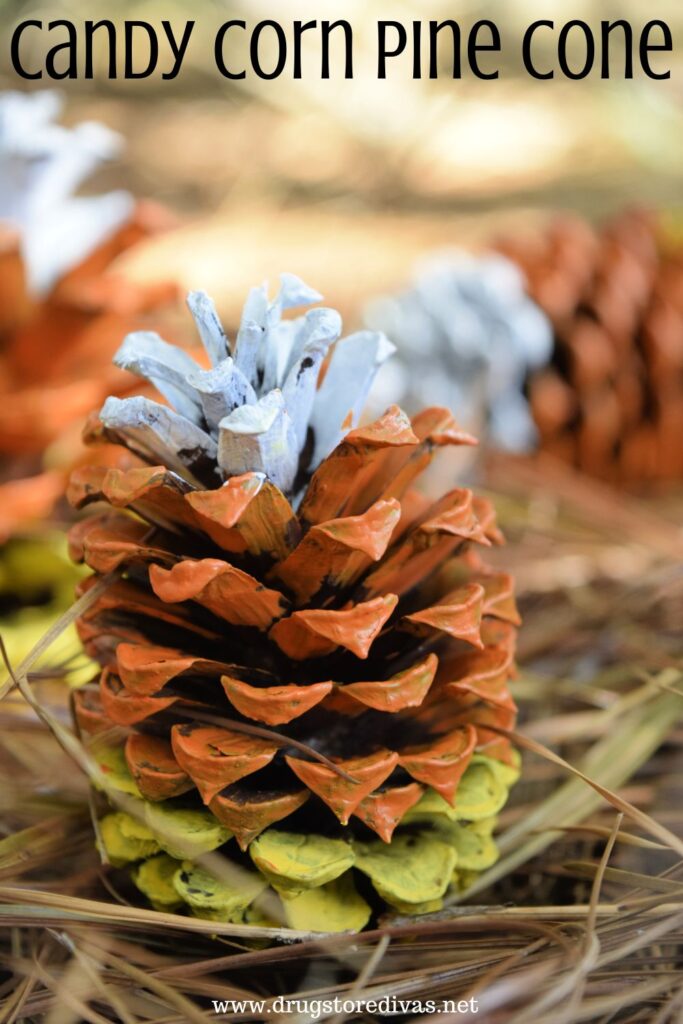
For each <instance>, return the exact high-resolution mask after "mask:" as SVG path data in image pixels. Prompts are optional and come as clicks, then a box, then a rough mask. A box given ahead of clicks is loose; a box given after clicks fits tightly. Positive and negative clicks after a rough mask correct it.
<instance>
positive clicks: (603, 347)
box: [501, 212, 683, 486]
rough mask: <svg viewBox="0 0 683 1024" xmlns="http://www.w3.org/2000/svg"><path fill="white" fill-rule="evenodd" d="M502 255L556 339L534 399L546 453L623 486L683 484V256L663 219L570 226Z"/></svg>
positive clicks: (567, 221) (510, 244)
mask: <svg viewBox="0 0 683 1024" xmlns="http://www.w3.org/2000/svg"><path fill="white" fill-rule="evenodd" d="M501 249H502V251H503V252H504V253H505V254H506V255H508V256H510V257H511V258H513V259H515V260H516V261H517V262H518V263H519V265H520V267H522V269H523V270H524V272H525V274H526V276H527V280H528V287H529V293H530V295H531V296H532V297H533V298H534V299H535V300H536V302H537V303H538V304H539V306H540V307H541V308H542V309H543V310H544V311H545V312H546V314H547V315H548V317H549V318H550V320H551V321H552V324H553V328H554V332H555V348H554V353H553V358H552V363H551V365H550V366H549V367H547V368H546V369H544V370H541V371H540V372H538V373H536V374H533V375H532V377H531V379H530V381H529V385H528V393H529V399H530V404H531V408H532V411H533V415H534V419H535V421H536V424H537V427H538V431H539V435H540V447H541V449H542V450H544V451H547V452H550V453H552V454H553V455H556V456H558V457H559V458H560V459H562V460H565V461H567V462H569V463H571V464H572V465H573V466H575V467H577V468H578V469H581V470H583V471H585V472H586V473H589V474H592V475H594V476H598V477H600V478H601V479H603V480H607V481H610V482H613V483H618V484H623V485H628V486H631V485H638V484H644V483H647V482H648V481H656V480H661V481H664V480H675V479H678V480H680V479H681V477H683V447H682V446H681V443H680V439H681V436H683V255H682V252H681V248H680V245H675V244H674V243H673V242H667V239H666V238H665V236H664V234H663V232H662V230H661V229H660V226H659V224H658V222H657V219H656V218H655V217H654V216H651V215H648V214H646V213H642V212H629V213H625V214H623V215H621V216H620V217H618V218H617V219H616V220H614V221H613V222H611V223H608V224H606V225H605V226H604V227H603V228H601V229H599V230H594V229H593V228H592V227H590V226H589V225H588V224H587V223H586V222H584V221H582V220H580V219H578V218H572V217H563V218H560V219H558V220H556V221H555V222H554V223H552V224H551V225H550V227H549V228H548V229H547V230H546V231H545V232H544V233H543V234H540V235H536V236H532V237H515V238H510V239H506V240H505V241H504V242H503V243H501Z"/></svg>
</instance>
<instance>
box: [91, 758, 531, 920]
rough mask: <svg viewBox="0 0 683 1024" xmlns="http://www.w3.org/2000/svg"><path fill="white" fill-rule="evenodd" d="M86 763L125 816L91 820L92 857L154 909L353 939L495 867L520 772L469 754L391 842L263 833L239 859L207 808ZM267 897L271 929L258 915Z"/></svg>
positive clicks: (120, 769) (427, 907)
mask: <svg viewBox="0 0 683 1024" xmlns="http://www.w3.org/2000/svg"><path fill="white" fill-rule="evenodd" d="M96 759H97V761H98V763H99V766H100V768H101V769H102V770H103V771H104V772H105V773H106V776H107V781H108V784H109V785H110V786H111V788H112V789H114V790H119V791H120V792H122V793H124V794H126V796H127V797H128V800H127V802H126V806H127V808H128V810H126V811H117V810H111V811H110V812H109V813H106V814H105V815H104V816H103V817H102V818H101V819H100V822H99V832H100V844H101V852H102V854H103V856H104V858H105V859H106V860H107V861H108V862H109V863H110V864H112V865H113V866H114V867H122V868H126V869H127V870H128V871H129V872H130V876H131V878H132V881H133V882H134V884H135V886H136V887H137V888H138V889H139V890H140V892H141V893H142V894H143V895H144V896H145V897H146V899H147V900H148V901H149V902H150V903H151V904H152V906H154V907H155V908H156V909H158V910H164V911H171V912H187V913H189V914H191V915H193V916H196V917H199V918H204V919H207V920H212V921H217V922H232V923H235V924H255V925H272V926H277V925H278V924H279V923H280V922H281V921H283V920H284V921H285V922H286V924H287V925H288V926H289V927H290V928H293V929H296V930H297V931H324V932H340V931H360V930H361V929H363V928H365V927H366V926H367V925H368V924H369V923H370V921H371V919H372V918H373V916H374V915H376V914H377V913H381V912H382V911H383V910H387V909H388V910H390V911H395V912H399V913H401V914H424V913H429V912H431V911H435V910H439V909H440V908H441V906H442V904H443V899H444V897H445V896H446V895H447V894H448V893H449V892H450V891H453V890H457V891H460V890H462V889H465V888H467V887H468V886H469V885H470V884H471V882H472V880H473V879H474V878H475V877H476V876H477V875H478V874H479V873H480V872H481V871H485V870H486V869H487V868H489V867H491V866H492V865H493V864H494V863H495V861H496V859H497V856H498V851H497V847H496V844H495V841H494V839H493V838H492V833H493V830H494V828H495V825H496V820H497V817H496V816H497V814H498V812H499V811H500V810H501V808H502V807H503V805H504V804H505V802H506V800H507V797H508V793H509V789H510V787H511V786H512V785H514V783H515V782H516V780H517V778H518V775H519V769H518V758H517V756H516V755H515V757H514V758H513V761H514V763H513V764H512V765H510V764H504V763H503V762H501V761H497V760H494V759H492V758H489V757H486V756H485V755H483V754H475V755H474V756H473V757H472V760H471V761H470V764H469V766H468V768H467V769H466V771H465V773H464V775H463V776H462V778H461V780H460V783H459V786H458V790H457V797H456V800H455V805H454V806H453V807H451V806H450V805H449V804H448V803H446V801H445V800H444V799H443V797H441V796H440V795H439V794H438V793H437V792H436V791H435V790H427V791H426V792H425V793H424V795H423V796H422V798H421V799H420V801H419V802H418V803H417V804H416V805H415V806H414V807H413V808H412V809H411V810H410V811H409V812H408V813H407V814H406V815H405V816H404V818H403V819H402V822H401V825H400V826H399V828H397V829H396V831H395V832H394V835H393V837H392V840H391V842H390V843H385V842H383V841H382V840H380V839H378V838H376V837H373V836H372V835H371V834H370V833H369V832H368V837H367V839H361V838H358V836H357V835H353V834H349V835H348V836H347V835H345V834H344V832H345V831H346V832H348V830H340V832H339V834H337V835H335V836H329V835H316V834H311V833H305V832H294V831H287V830H286V829H280V828H270V829H267V830H266V831H265V832H262V833H261V834H260V835H259V836H258V837H257V838H256V839H254V840H253V841H252V842H251V843H250V844H249V846H248V848H247V851H246V855H245V854H242V853H241V852H240V850H239V847H238V845H237V843H236V842H235V839H234V837H233V836H232V835H231V833H230V832H229V831H228V829H227V828H225V827H224V826H223V825H221V824H220V822H219V821H217V819H216V818H215V817H214V816H213V814H211V812H210V811H208V810H206V809H203V808H197V807H191V806H188V801H187V800H186V799H185V798H183V797H180V798H176V799H172V800H165V801H162V802H160V803H153V802H151V801H149V800H145V799H144V798H143V796H142V794H141V793H140V791H139V789H138V787H137V785H136V783H135V780H134V778H133V776H132V775H131V774H130V771H129V769H128V767H127V765H126V761H125V757H124V754H123V749H122V748H101V749H100V750H99V751H98V752H97V755H96ZM214 851H220V853H221V854H222V855H223V861H222V863H223V865H224V869H223V870H222V871H221V872H220V874H221V877H220V878H219V877H217V875H216V874H213V873H212V872H211V870H209V869H207V868H206V867H205V866H203V865H202V864H201V863H198V860H200V859H201V858H202V856H203V855H204V854H208V853H212V852H214ZM267 896H270V901H269V900H268V899H264V897H267ZM273 899H276V900H277V906H278V909H279V914H278V917H279V919H280V920H279V921H276V920H270V919H269V917H268V909H267V908H268V907H270V908H272V907H273V903H272V900H273Z"/></svg>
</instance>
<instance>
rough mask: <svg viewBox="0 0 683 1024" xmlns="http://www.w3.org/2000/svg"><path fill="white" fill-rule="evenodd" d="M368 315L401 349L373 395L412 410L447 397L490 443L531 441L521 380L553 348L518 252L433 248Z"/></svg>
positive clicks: (526, 444)
mask: <svg viewBox="0 0 683 1024" xmlns="http://www.w3.org/2000/svg"><path fill="white" fill-rule="evenodd" d="M365 320H366V323H367V324H368V325H369V326H370V327H373V328H376V329H379V330H384V331H386V333H387V334H388V335H389V336H390V337H391V338H392V340H393V341H394V342H395V344H396V346H397V349H398V351H397V355H396V358H395V359H394V360H392V361H391V363H389V364H387V366H386V367H385V368H384V369H383V370H382V371H380V374H379V377H378V381H377V384H376V386H375V389H374V392H373V393H372V394H371V401H372V402H373V403H375V404H376V405H377V406H379V407H381V406H383V405H384V404H386V402H385V399H386V397H387V395H389V394H392V395H394V396H395V400H396V401H398V402H400V404H401V405H402V406H403V407H405V408H406V410H407V411H408V412H411V413H412V412H415V411H417V410H418V409H420V408H422V406H423V405H424V404H425V403H427V402H428V403H433V402H437V403H443V404H446V405H449V406H451V407H452V408H455V409H458V417H459V420H460V421H461V422H462V423H463V424H464V425H465V426H466V427H467V428H468V429H470V430H474V431H476V432H477V433H478V434H479V435H481V436H482V437H483V438H485V439H486V441H487V442H489V443H490V444H492V445H494V446H497V447H499V448H502V449H505V450H507V451H514V452H524V451H528V450H530V449H531V448H533V447H534V445H535V443H536V430H535V427H534V423H533V419H532V417H531V414H530V411H529V407H528V403H527V400H526V397H525V394H524V385H525V382H526V379H527V375H528V374H529V372H530V371H531V370H533V369H535V368H537V367H539V366H544V365H545V364H546V363H547V361H548V359H549V358H550V354H551V351H552V330H551V326H550V324H549V322H548V320H547V319H546V317H545V316H544V315H543V313H542V312H541V311H540V310H539V309H538V307H537V306H536V305H535V304H534V302H532V301H531V300H530V299H529V298H528V296H527V294H526V291H525V283H524V277H523V275H522V274H520V272H519V269H518V268H517V266H516V265H515V264H514V263H513V262H511V261H510V260H508V259H506V258H504V257H503V256H501V255H499V254H497V253H483V254H475V253H468V252H465V251H464V250H458V249H453V250H444V251H442V252H438V253H435V254H434V255H432V256H430V257H429V258H426V259H424V260H423V261H422V262H421V263H420V264H419V266H418V267H417V268H416V271H415V274H414V277H413V281H412V283H411V285H410V286H409V287H408V288H406V289H405V290H404V291H402V292H397V293H396V294H394V295H383V296H381V297H378V298H377V299H375V300H374V301H373V302H372V303H370V304H369V305H368V308H367V310H366V315H365Z"/></svg>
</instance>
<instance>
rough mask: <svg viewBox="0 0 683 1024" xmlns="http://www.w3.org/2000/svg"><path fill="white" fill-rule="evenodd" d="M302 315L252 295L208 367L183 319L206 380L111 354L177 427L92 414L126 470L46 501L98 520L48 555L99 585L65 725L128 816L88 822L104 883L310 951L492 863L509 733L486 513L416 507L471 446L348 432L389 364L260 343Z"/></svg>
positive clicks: (208, 310) (135, 351)
mask: <svg viewBox="0 0 683 1024" xmlns="http://www.w3.org/2000/svg"><path fill="white" fill-rule="evenodd" d="M319 298H320V296H318V295H317V293H315V292H312V291H311V290H310V289H309V288H307V287H306V286H305V285H304V284H303V283H302V282H301V281H299V280H298V279H297V278H295V277H293V276H291V275H283V276H282V287H281V289H280V292H279V294H278V296H277V298H276V299H275V301H274V302H271V303H269V301H268V298H267V293H266V290H265V288H256V289H253V290H252V292H251V293H250V295H249V298H248V301H247V304H246V306H245V310H244V314H243V318H242V322H241V327H240V329H239V332H238V335H237V339H236V343H235V346H234V348H233V349H232V356H230V355H229V352H230V351H231V350H230V347H229V345H228V342H227V339H226V337H225V335H224V333H223V330H222V327H221V326H220V322H219V320H218V318H217V316H216V313H215V310H214V308H213V305H212V303H211V302H210V300H209V299H208V297H207V296H206V295H204V294H203V293H193V294H192V295H191V296H190V297H189V300H188V303H189V306H190V309H191V311H192V313H193V315H194V318H195V321H196V324H197V328H198V331H199V334H200V336H201V339H202V342H203V343H204V346H205V348H206V350H207V353H208V355H209V357H210V360H211V363H212V366H213V368H212V369H211V370H209V371H201V370H200V369H199V367H198V366H197V365H196V364H195V363H194V361H193V360H192V359H191V358H190V357H189V356H188V355H187V354H186V353H184V352H182V351H181V350H179V349H177V348H174V347H172V346H169V345H167V344H166V343H165V342H163V341H162V340H161V339H160V338H158V337H155V336H152V335H149V334H143V335H140V334H137V335H131V336H129V337H128V338H127V339H126V341H125V342H124V344H123V346H122V348H121V349H120V351H119V353H118V355H117V357H116V361H117V363H118V365H120V366H125V367H127V368H128V369H130V370H132V371H133V372H135V373H137V374H140V375H142V376H144V377H146V378H147V379H148V380H150V381H152V382H153V383H154V384H155V385H156V387H157V388H158V389H159V391H160V392H161V393H162V395H163V396H164V397H165V398H166V399H167V400H168V401H169V402H170V403H171V404H172V405H173V406H174V407H175V411H174V410H173V409H172V408H169V407H168V406H166V405H160V404H158V403H156V402H154V401H151V400H150V399H147V398H142V397H135V398H126V399H122V400H121V399H116V398H110V399H108V400H107V402H106V403H105V405H104V407H103V408H102V410H101V413H100V417H99V420H98V421H97V422H96V423H94V424H91V425H90V427H89V428H88V437H89V439H90V440H92V441H96V440H99V439H104V440H107V441H113V442H116V443H119V444H121V445H123V446H124V447H126V448H127V449H128V451H129V453H130V454H131V455H132V456H133V457H134V459H135V464H131V465H130V466H129V468H124V469H108V470H107V469H102V468H87V469H80V470H78V471H77V472H76V473H75V474H74V476H73V478H72V482H71V485H70V494H69V496H70V500H71V501H72V503H73V504H74V505H75V506H76V507H77V508H82V507H84V506H88V505H91V504H93V503H101V502H106V503H107V504H108V505H109V506H110V508H109V509H105V510H104V511H101V512H98V513H97V514H95V515H93V516H90V517H88V518H85V519H83V520H82V521H81V522H79V523H78V524H77V525H76V526H75V527H74V528H73V529H72V531H71V535H70V546H71V551H72V555H73V557H74V558H75V559H77V560H84V561H85V562H86V563H87V564H88V566H90V567H91V568H92V569H93V570H94V572H95V574H96V575H95V576H94V577H92V578H90V579H89V580H88V581H86V583H85V586H84V587H83V592H84V593H87V591H88V589H89V587H91V586H92V585H93V584H94V582H95V579H96V578H97V576H102V575H103V574H107V573H111V572H115V573H116V574H117V576H116V579H115V582H113V583H111V585H110V586H108V587H107V588H106V589H105V590H104V592H103V593H102V594H101V595H100V596H98V597H97V598H96V599H95V600H94V602H93V604H92V605H91V606H90V607H89V608H88V610H87V611H86V612H85V613H84V614H83V616H82V618H81V619H80V622H79V631H80V635H81V638H82V641H83V644H84V646H85V649H86V651H87V652H88V654H89V655H90V656H91V657H93V658H94V659H95V660H97V661H98V662H99V663H100V664H101V666H102V674H101V678H100V681H99V687H96V686H95V687H94V686H92V685H91V686H86V687H85V688H83V689H81V690H80V691H78V693H77V695H76V700H75V711H76V716H77V720H78V723H79V726H80V729H81V732H82V735H84V736H85V737H89V739H90V742H91V744H92V746H93V749H94V751H95V753H96V755H97V757H98V759H99V763H100V765H101V766H102V768H103V770H104V771H105V773H106V776H107V778H108V779H109V783H110V786H113V787H114V789H116V788H118V789H121V790H123V791H124V792H125V793H127V794H128V795H129V796H130V795H133V796H134V797H135V798H136V799H137V800H138V801H139V803H137V804H136V805H135V806H136V807H137V808H138V811H137V813H135V814H132V815H131V814H128V813H127V811H123V812H122V811H116V812H113V813H111V814H109V815H107V816H106V817H105V818H104V820H103V822H102V839H103V842H104V846H105V848H106V850H107V852H108V856H109V858H110V860H113V861H114V863H116V864H123V863H131V862H132V863H134V864H135V868H134V878H135V881H136V883H137V885H138V886H139V888H140V889H141V890H142V891H143V892H144V893H145V894H146V895H148V896H149V897H150V899H151V900H152V902H153V903H155V905H158V906H164V907H167V908H168V907H171V906H176V905H180V904H189V906H190V907H191V908H192V910H193V911H194V912H195V913H198V914H200V915H202V916H209V917H215V918H218V919H222V920H231V921H241V920H249V919H250V916H249V915H250V913H252V912H253V908H252V911H250V910H249V907H250V905H251V904H252V903H253V901H254V900H255V899H256V897H257V896H258V894H259V893H260V892H261V891H262V890H263V889H264V887H265V886H266V885H267V884H270V885H272V886H273V887H274V888H275V890H276V891H277V892H278V893H280V894H281V895H282V897H283V906H284V912H285V915H286V919H287V920H288V921H289V923H290V924H291V925H293V926H295V927H314V928H315V927H317V928H324V929H326V930H328V929H334V928H360V927H362V926H364V925H365V923H366V922H367V921H368V919H369V917H370V914H371V910H372V908H373V907H379V906H380V905H381V902H382V900H384V901H386V902H388V903H389V904H390V905H391V906H393V907H395V908H399V909H401V910H404V911H409V912H418V911H422V910H426V909H432V908H433V907H436V906H439V905H440V901H441V898H442V897H443V895H444V893H445V892H446V890H447V888H448V886H449V885H450V884H460V885H462V884H464V883H465V882H466V880H467V879H468V878H469V873H470V872H471V871H473V870H480V869H481V868H482V867H486V866H488V865H489V864H490V863H492V861H493V860H495V856H496V850H495V845H494V844H493V842H492V840H491V838H490V833H491V830H492V827H493V824H494V817H495V814H496V813H497V811H498V810H499V809H500V807H501V806H502V804H503V803H504V802H505V799H506V796H507V791H508V788H509V786H510V785H511V783H512V782H513V781H514V779H515V778H516V775H517V767H516V755H515V752H514V751H513V750H512V749H511V747H510V744H509V742H508V741H507V740H506V739H504V738H502V737H501V735H500V734H499V733H497V732H495V731H494V729H492V728H490V727H491V726H493V727H503V728H510V727H512V726H513V723H514V721H515V705H514V703H513V700H512V697H511V695H510V692H509V689H508V680H509V678H510V676H511V675H512V673H513V657H514V646H515V637H516V627H517V624H518V616H517V611H516V609H515V603H514V597H513V584H512V580H511V578H510V577H509V576H508V575H506V574H504V573H500V572H494V571H492V570H490V569H488V568H487V567H486V566H485V564H484V563H483V562H482V561H481V559H480V558H479V555H478V554H477V549H479V548H482V547H488V546H490V545H491V544H498V543H499V542H500V540H501V538H500V535H499V532H498V530H497V529H496V526H495V522H494V515H493V511H492V508H491V507H490V505H489V504H488V502H487V501H485V500H483V499H480V498H476V497H474V496H473V495H472V493H471V492H470V491H468V490H465V489H457V490H453V491H450V492H449V493H448V494H446V495H444V496H443V498H441V500H439V501H438V502H436V504H432V505H430V504H429V503H428V502H425V501H422V500H420V498H419V496H418V495H417V494H416V493H415V491H414V490H413V489H412V487H413V483H414V481H415V480H416V478H417V477H418V475H419V474H420V473H421V472H422V471H423V470H424V469H425V468H426V466H427V465H428V464H429V463H430V461H431V459H432V457H433V455H434V453H435V451H436V450H437V449H438V448H440V447H442V446H446V445H462V444H471V443H472V439H471V438H470V437H469V436H468V435H467V434H465V433H464V432H463V431H461V430H460V429H459V428H458V426H457V424H456V423H455V421H454V419H453V417H452V415H451V414H450V413H449V412H448V411H446V410H444V409H439V408H431V409H426V410H425V411H423V412H422V413H420V414H418V415H417V416H415V417H414V418H413V420H412V421H410V420H409V419H408V417H407V416H406V415H405V414H404V413H403V412H402V411H401V410H400V409H399V408H397V407H396V406H393V407H391V408H389V409H388V410H387V412H386V413H385V414H384V415H383V416H382V417H381V418H380V419H378V420H377V421H376V422H373V423H370V424H369V425H367V426H360V427H359V426H357V425H356V424H357V422H358V419H359V415H360V412H361V408H362V405H363V402H364V400H365V397H366V395H367V392H368V389H369V387H370V384H371V381H372V378H373V376H374V374H375V371H376V369H377V367H378V366H379V365H380V364H381V363H382V362H383V361H384V359H385V358H386V357H387V355H389V354H390V352H391V351H392V346H391V345H390V344H389V343H388V342H387V340H386V338H385V337H384V336H383V335H382V334H380V333H371V332H367V331H364V332H360V333H358V334H354V335H351V336H349V337H346V338H343V339H342V340H339V341H337V338H338V336H339V333H340V326H341V325H340V319H339V316H338V314H337V313H335V312H334V311H333V310H329V309H322V308H316V309H312V310H309V311H308V312H307V313H306V314H305V315H304V316H300V317H298V318H296V319H281V314H282V312H283V311H285V310H288V309H292V308H295V307H300V306H302V305H310V304H311V303H313V302H317V301H318V300H319ZM335 342H336V344H334V343H335ZM129 458H130V456H129ZM131 512H132V513H134V515H132V516H131V514H130V513H131ZM112 729H113V730H114V732H113V733H112ZM117 730H118V732H117ZM114 735H119V736H120V737H121V743H120V744H119V745H118V746H116V744H114V745H112V737H113V736H114ZM397 828H398V831H395V830H396V829H397ZM232 837H234V839H233V838H232ZM218 847H222V848H223V847H224V851H223V852H225V853H226V854H227V855H228V856H229V857H230V858H231V859H232V860H233V861H236V862H238V863H240V857H244V854H240V852H239V851H244V852H246V853H247V854H248V857H246V858H244V861H242V863H244V862H246V863H249V865H250V873H249V875H248V879H247V881H246V882H245V881H244V879H243V881H242V883H241V884H240V885H239V886H237V887H234V886H233V887H230V886H229V885H227V884H226V883H225V882H224V881H220V882H219V881H218V880H217V879H216V878H212V876H211V875H210V874H209V873H207V872H206V871H205V870H204V869H203V868H201V867H199V866H197V865H196V864H194V863H193V860H194V859H195V857H196V856H197V855H198V854H201V853H204V852H206V851H207V850H213V849H217V848H218ZM254 867H255V869H256V870H255V871H254ZM454 872H455V874H454ZM357 886H360V889H361V890H362V891H361V892H359V891H358V889H357V888H356V887H357ZM251 919H253V918H251Z"/></svg>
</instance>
